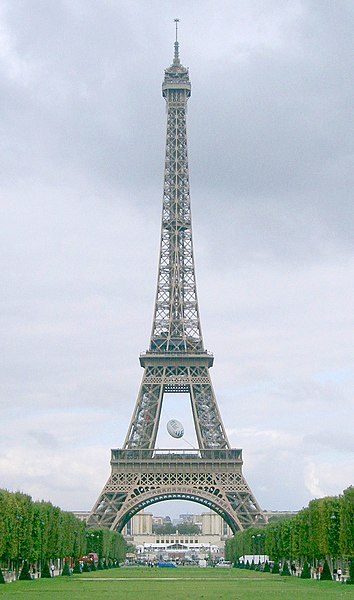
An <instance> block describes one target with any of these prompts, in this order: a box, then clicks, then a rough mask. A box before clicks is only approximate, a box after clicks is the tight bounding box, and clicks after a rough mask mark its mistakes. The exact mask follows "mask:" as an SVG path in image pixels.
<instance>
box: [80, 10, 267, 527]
mask: <svg viewBox="0 0 354 600" xmlns="http://www.w3.org/2000/svg"><path fill="white" fill-rule="evenodd" d="M177 23H178V20H177V19H176V41H175V43H174V58H173V63H172V65H171V66H170V67H168V68H167V69H165V77H164V81H163V84H162V95H163V97H164V99H165V101H166V104H167V134H166V154H165V171H164V188H163V206H162V226H161V245H160V260H159V269H158V282H157V292H156V302H155V312H154V318H153V325H152V332H151V339H150V346H149V350H147V351H146V352H145V353H144V354H142V355H141V356H140V365H141V366H142V367H143V368H144V374H143V378H142V383H141V387H140V390H139V394H138V398H137V402H136V405H135V409H134V413H133V416H132V419H131V423H130V425H129V429H128V433H127V436H126V438H125V442H124V445H123V448H122V449H114V450H112V451H111V475H110V477H109V479H108V481H107V483H106V485H105V486H104V488H103V490H102V492H101V494H100V496H99V498H98V500H97V502H96V504H95V505H94V507H93V509H92V511H91V513H90V515H89V518H88V526H89V527H106V528H109V529H111V530H117V531H121V530H122V529H123V527H124V525H125V524H126V523H127V522H128V521H129V520H130V519H131V518H132V517H133V516H134V515H135V514H136V513H137V512H139V511H140V510H142V509H144V508H145V507H147V506H149V505H150V504H153V503H155V502H159V501H162V500H171V499H174V500H176V499H178V500H191V501H195V502H198V503H200V504H203V505H205V506H207V507H208V508H210V509H212V510H214V511H215V512H216V513H218V514H219V515H221V516H222V517H223V519H224V520H225V522H226V523H227V524H228V525H229V526H230V528H231V529H232V531H234V532H235V531H237V530H243V529H245V528H247V527H250V526H252V525H256V524H258V525H261V524H263V523H264V522H265V519H264V515H263V513H262V510H261V509H260V507H259V505H258V503H257V500H256V499H255V497H254V495H253V494H252V492H251V490H250V488H249V486H248V484H247V482H246V480H245V479H244V477H243V474H242V464H243V461H242V450H239V449H235V448H231V447H230V444H229V441H228V438H227V435H226V432H225V428H224V425H223V422H222V420H221V416H220V413H219V409H218V405H217V402H216V398H215V394H214V390H213V386H212V382H211V378H210V374H209V369H210V367H212V365H213V360H214V359H213V355H212V354H210V353H209V352H207V351H206V350H205V349H204V343H203V338H202V331H201V326H200V317H199V308H198V300H197V289H196V280H195V269H194V256H193V243H192V224H191V207H190V192H189V169H188V154H187V129H186V111H187V101H188V99H189V97H190V95H191V84H190V80H189V73H188V69H187V68H186V67H184V66H183V65H182V64H181V61H180V58H179V42H178V39H177V27H178V24H177ZM166 393H174V394H177V393H184V394H186V393H188V394H189V397H190V401H191V408H192V414H193V419H194V426H195V432H196V438H197V444H198V448H197V449H196V450H180V449H178V450H172V449H167V450H160V449H157V448H156V446H155V444H156V437H157V432H158V428H159V421H160V415H161V409H162V404H163V399H164V394H166Z"/></svg>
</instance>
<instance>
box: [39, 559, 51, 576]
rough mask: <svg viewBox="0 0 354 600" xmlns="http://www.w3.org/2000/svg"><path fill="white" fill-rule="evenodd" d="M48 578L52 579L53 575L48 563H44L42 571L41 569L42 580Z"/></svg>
mask: <svg viewBox="0 0 354 600" xmlns="http://www.w3.org/2000/svg"><path fill="white" fill-rule="evenodd" d="M42 577H43V578H47V579H50V578H51V574H50V570H49V566H48V563H44V564H43V565H42V569H41V578H42Z"/></svg>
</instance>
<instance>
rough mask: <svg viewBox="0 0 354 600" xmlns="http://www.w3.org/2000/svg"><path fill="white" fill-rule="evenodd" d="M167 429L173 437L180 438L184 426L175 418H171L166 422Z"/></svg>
mask: <svg viewBox="0 0 354 600" xmlns="http://www.w3.org/2000/svg"><path fill="white" fill-rule="evenodd" d="M167 431H168V433H169V434H170V436H171V437H173V438H181V437H182V436H183V434H184V427H183V425H182V423H180V422H179V421H177V419H171V420H170V421H169V422H168V423H167Z"/></svg>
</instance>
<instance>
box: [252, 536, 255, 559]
mask: <svg viewBox="0 0 354 600" xmlns="http://www.w3.org/2000/svg"><path fill="white" fill-rule="evenodd" d="M255 538H256V536H255V535H253V536H252V554H253V565H254V540H255Z"/></svg>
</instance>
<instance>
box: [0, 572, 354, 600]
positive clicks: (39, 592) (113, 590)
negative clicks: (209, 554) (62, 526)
mask: <svg viewBox="0 0 354 600" xmlns="http://www.w3.org/2000/svg"><path fill="white" fill-rule="evenodd" d="M1 597H6V598H7V597H9V598H11V597H12V598H16V599H17V598H19V599H21V598H24V597H28V598H32V599H33V600H37V598H38V599H39V600H42V599H47V598H48V600H86V599H88V600H90V599H91V598H92V599H95V600H100V599H101V598H102V599H106V598H107V599H110V600H115V599H121V600H125V599H127V600H130V599H133V598H134V599H139V598H141V599H143V600H159V599H161V600H162V599H163V600H254V599H258V598H262V600H268V599H269V600H277V599H278V598H281V599H286V600H288V599H289V600H302V599H306V600H322V599H325V600H326V599H328V600H337V598H338V599H339V598H345V599H347V600H349V599H350V598H354V586H350V585H345V584H341V583H338V582H331V581H313V580H301V579H298V578H296V577H281V576H280V575H271V574H269V573H257V571H242V570H239V569H211V568H208V569H197V568H177V569H147V568H121V569H110V570H108V571H97V572H95V573H92V574H91V573H84V574H82V575H72V576H71V577H55V578H54V579H38V580H33V581H18V582H16V583H9V584H6V585H2V586H0V598H1Z"/></svg>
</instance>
